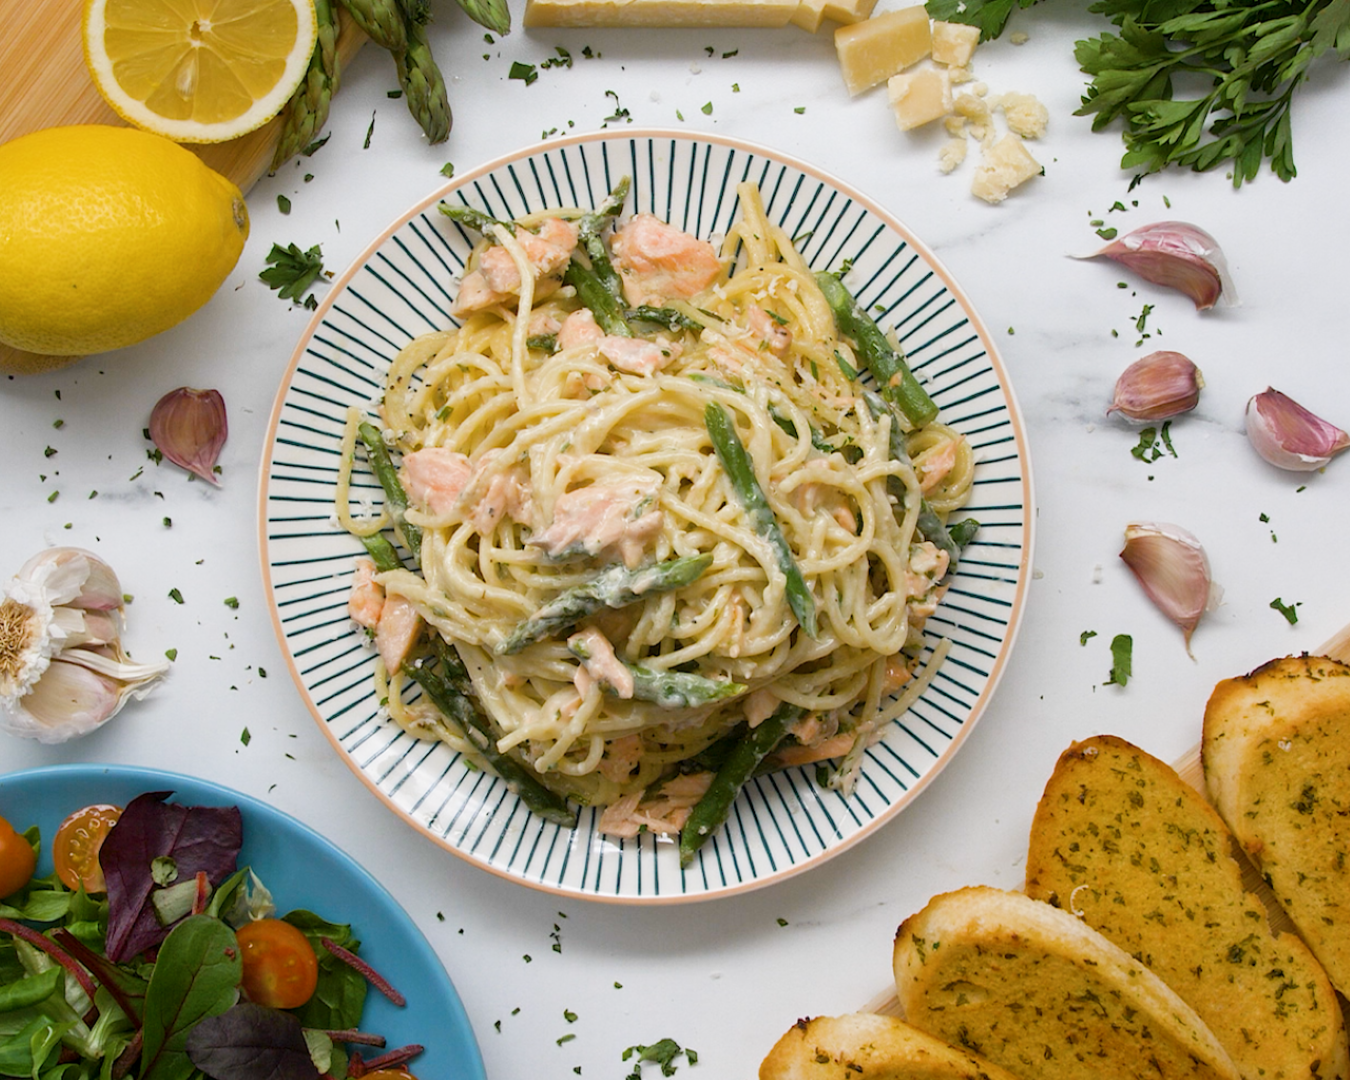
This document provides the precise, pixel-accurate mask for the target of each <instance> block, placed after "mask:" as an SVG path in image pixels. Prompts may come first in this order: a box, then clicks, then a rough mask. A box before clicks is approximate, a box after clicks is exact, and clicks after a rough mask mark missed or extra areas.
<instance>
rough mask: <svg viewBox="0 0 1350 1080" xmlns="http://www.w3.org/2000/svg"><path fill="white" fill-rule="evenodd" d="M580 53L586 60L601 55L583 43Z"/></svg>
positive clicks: (597, 58) (595, 58) (597, 57)
mask: <svg viewBox="0 0 1350 1080" xmlns="http://www.w3.org/2000/svg"><path fill="white" fill-rule="evenodd" d="M581 55H582V56H584V57H585V58H586V59H587V60H599V59H600V56H601V54H600V53H598V52H596V51H595V50H594V49H592V48H591V47H590V46H589V45H583V46H582V47H581Z"/></svg>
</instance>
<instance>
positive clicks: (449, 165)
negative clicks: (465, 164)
mask: <svg viewBox="0 0 1350 1080" xmlns="http://www.w3.org/2000/svg"><path fill="white" fill-rule="evenodd" d="M441 175H442V176H444V177H445V178H446V179H447V180H449V179H451V178H452V177H453V176H454V175H455V163H454V162H453V161H447V162H446V163H445V164H444V165H442V166H441Z"/></svg>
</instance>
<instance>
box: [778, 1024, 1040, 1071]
mask: <svg viewBox="0 0 1350 1080" xmlns="http://www.w3.org/2000/svg"><path fill="white" fill-rule="evenodd" d="M759 1080H1017V1077H1015V1076H1014V1075H1013V1074H1012V1073H1010V1072H1008V1071H1007V1070H1006V1069H1001V1068H999V1067H998V1066H997V1065H995V1064H993V1063H992V1062H989V1061H984V1060H982V1059H980V1058H978V1057H976V1056H975V1055H974V1054H971V1053H969V1052H968V1051H966V1050H962V1049H960V1048H959V1047H955V1046H951V1045H949V1044H948V1043H945V1042H943V1041H942V1040H941V1039H937V1038H934V1037H933V1036H932V1035H929V1034H927V1033H926V1032H923V1031H920V1030H919V1029H918V1028H915V1027H911V1026H910V1025H909V1024H907V1023H905V1022H904V1021H903V1020H897V1019H896V1018H895V1017H893V1016H878V1015H876V1014H875V1013H852V1014H850V1015H848V1016H818V1017H816V1018H815V1019H814V1020H798V1021H797V1023H796V1024H794V1025H793V1027H792V1028H791V1029H790V1030H789V1031H788V1032H787V1034H785V1035H784V1036H783V1037H782V1038H781V1039H779V1040H778V1042H777V1043H776V1044H775V1045H774V1048H773V1049H772V1050H770V1051H769V1056H768V1057H766V1058H765V1059H764V1062H763V1064H762V1065H760V1067H759Z"/></svg>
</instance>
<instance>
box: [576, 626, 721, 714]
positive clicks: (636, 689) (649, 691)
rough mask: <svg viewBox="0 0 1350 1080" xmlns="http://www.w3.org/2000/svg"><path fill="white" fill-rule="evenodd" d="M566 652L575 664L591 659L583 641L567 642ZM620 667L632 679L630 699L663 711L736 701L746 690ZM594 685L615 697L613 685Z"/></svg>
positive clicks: (698, 677)
mask: <svg viewBox="0 0 1350 1080" xmlns="http://www.w3.org/2000/svg"><path fill="white" fill-rule="evenodd" d="M567 649H568V651H569V652H570V653H571V654H572V655H573V656H575V657H576V658H577V659H578V660H583V661H585V660H589V659H590V658H591V652H590V650H589V649H588V648H586V643H585V642H584V641H581V640H577V639H574V640H572V641H569V642H568V643H567ZM619 663H621V664H623V666H624V667H625V668H627V669H628V672H629V674H630V675H632V677H633V697H634V698H636V699H637V700H638V701H651V702H654V703H655V704H657V705H659V706H661V708H663V709H690V708H694V707H695V706H698V705H707V704H709V703H710V702H713V701H721V700H723V699H724V698H729V697H735V696H736V695H737V694H742V693H744V692H745V690H746V687H744V686H742V685H741V684H740V683H734V682H732V681H731V680H730V679H709V678H706V677H705V676H703V675H696V674H694V673H693V672H688V671H656V670H653V669H652V668H649V667H647V666H646V665H644V664H630V663H628V661H626V660H624V659H623V658H619ZM597 681H598V682H599V683H600V685H601V686H602V687H603V688H604V689H605V690H606V691H608V692H610V693H618V690H617V689H616V688H615V686H614V685H613V684H612V683H610V682H608V681H606V680H605V679H598V680H597Z"/></svg>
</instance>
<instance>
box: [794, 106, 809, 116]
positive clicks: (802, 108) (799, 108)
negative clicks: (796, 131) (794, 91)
mask: <svg viewBox="0 0 1350 1080" xmlns="http://www.w3.org/2000/svg"><path fill="white" fill-rule="evenodd" d="M792 111H793V112H795V113H796V114H797V115H798V116H801V115H802V113H804V112H806V106H805V105H798V106H797V107H796V108H795V109H793V110H792Z"/></svg>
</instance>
